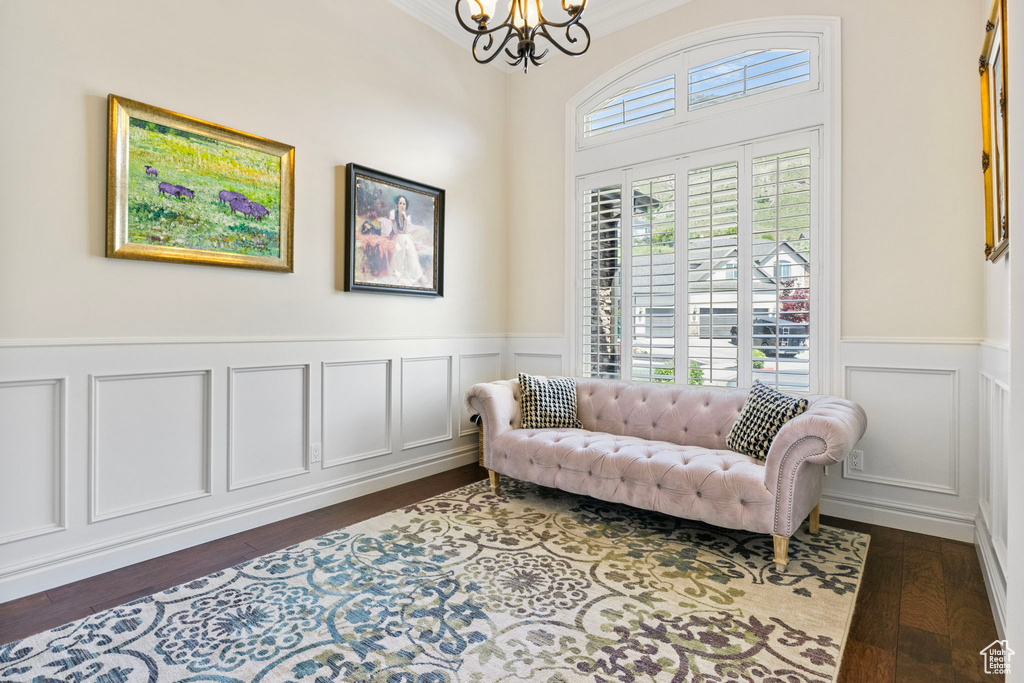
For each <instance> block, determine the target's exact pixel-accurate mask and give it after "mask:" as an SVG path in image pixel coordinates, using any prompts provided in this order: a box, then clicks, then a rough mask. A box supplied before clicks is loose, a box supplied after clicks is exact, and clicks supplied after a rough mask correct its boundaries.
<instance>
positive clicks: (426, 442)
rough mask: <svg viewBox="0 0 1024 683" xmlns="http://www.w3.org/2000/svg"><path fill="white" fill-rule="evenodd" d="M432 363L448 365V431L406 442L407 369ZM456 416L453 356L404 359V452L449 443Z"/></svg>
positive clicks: (402, 404)
mask: <svg viewBox="0 0 1024 683" xmlns="http://www.w3.org/2000/svg"><path fill="white" fill-rule="evenodd" d="M432 361H444V362H445V363H447V370H446V372H445V375H446V377H447V394H446V400H445V405H447V406H448V410H447V419H446V421H445V423H446V425H447V429H446V431H445V432H443V433H442V434H439V435H437V436H431V437H427V438H424V439H417V440H416V441H411V442H410V441H406V434H407V433H408V431H407V429H406V424H407V420H408V415H407V410H408V408H407V406H406V399H407V398H408V388H407V386H406V378H407V376H408V373H407V372H406V368H407V366H409V365H412V364H416V363H429V362H432ZM454 419H455V418H454V415H453V410H452V357H451V356H421V357H414V358H405V357H403V358H402V400H401V421H402V450H403V451H407V450H409V449H411V448H419V447H420V446H430V445H432V444H435V443H441V442H442V441H449V440H451V438H452V423H453V422H454Z"/></svg>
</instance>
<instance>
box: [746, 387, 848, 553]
mask: <svg viewBox="0 0 1024 683" xmlns="http://www.w3.org/2000/svg"><path fill="white" fill-rule="evenodd" d="M867 424H868V420H867V415H865V413H864V409H863V408H861V407H860V406H859V405H857V404H856V403H854V402H853V401H847V400H845V399H841V398H835V397H832V396H822V397H819V398H816V399H815V400H814V401H813V402H812V403H811V405H810V406H809V407H808V409H807V410H806V411H805V412H804V413H803V414H802V415H799V416H798V417H795V418H793V419H792V420H790V421H789V422H787V423H786V424H784V425H783V426H782V429H780V430H779V433H778V434H776V435H775V439H774V440H773V441H772V445H771V448H769V449H768V458H767V460H766V461H765V473H764V485H765V487H767V489H768V490H769V491H772V492H773V493H774V494H775V520H774V533H776V534H778V535H781V536H791V535H792V534H793V532H794V531H795V530H796V529H797V528H798V527H799V526H800V523H801V522H802V521H803V518H804V516H805V515H806V514H807V513H808V512H810V510H811V508H813V507H814V505H817V502H816V501H817V499H818V498H819V497H820V494H821V490H820V489H821V480H820V477H818V478H817V479H816V480H815V481H813V482H804V483H802V482H801V475H802V473H804V472H806V471H808V469H809V468H811V467H813V466H824V465H832V464H835V463H839V462H842V461H843V459H844V458H846V456H848V455H849V454H850V451H852V450H853V447H854V446H856V445H857V442H858V441H860V439H861V437H862V436H864V431H865V430H866V429H867ZM806 486H810V487H811V488H813V489H814V490H808V489H807V488H806ZM812 503H813V504H812ZM805 507H806V508H807V509H806V510H804V509H803V508H805Z"/></svg>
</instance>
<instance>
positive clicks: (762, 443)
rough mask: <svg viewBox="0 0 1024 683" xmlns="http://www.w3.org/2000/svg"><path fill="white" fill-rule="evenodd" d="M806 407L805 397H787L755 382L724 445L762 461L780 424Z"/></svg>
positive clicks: (780, 426)
mask: <svg viewBox="0 0 1024 683" xmlns="http://www.w3.org/2000/svg"><path fill="white" fill-rule="evenodd" d="M808 405H809V402H808V401H807V399H806V398H793V397H792V396H786V395H785V394H783V393H782V392H779V391H776V390H775V389H773V388H771V387H770V386H768V385H767V384H762V383H761V382H754V387H753V388H752V389H751V390H750V393H749V394H748V395H747V401H746V403H744V404H743V410H741V411H740V415H739V417H737V418H736V424H734V425H733V426H732V429H731V430H729V436H727V437H726V438H725V443H726V445H727V446H728V447H729V448H731V449H732V450H734V451H736V452H737V453H743V454H744V455H749V456H751V457H753V458H757V459H758V460H765V459H767V458H768V449H769V448H771V446H772V441H773V440H774V439H775V435H776V434H778V433H779V430H780V429H782V425H784V424H786V423H787V422H789V421H790V420H792V419H793V418H794V417H796V416H797V415H800V414H801V413H803V412H804V411H805V410H807V406H808Z"/></svg>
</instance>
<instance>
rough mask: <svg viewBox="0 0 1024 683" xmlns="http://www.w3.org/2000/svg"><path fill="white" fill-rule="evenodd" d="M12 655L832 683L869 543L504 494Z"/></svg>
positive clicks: (273, 670) (356, 534) (5, 650)
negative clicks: (783, 535) (785, 535)
mask: <svg viewBox="0 0 1024 683" xmlns="http://www.w3.org/2000/svg"><path fill="white" fill-rule="evenodd" d="M502 483H503V491H502V493H503V495H502V496H494V495H492V494H491V493H490V491H489V490H488V489H487V488H486V485H485V483H483V482H481V483H478V484H473V485H471V486H467V487H465V488H462V489H458V490H456V491H452V492H449V493H447V494H444V495H442V496H438V497H436V498H431V499H429V500H425V501H423V502H421V503H418V504H416V505H413V506H411V507H408V508H405V509H403V510H397V511H395V512H391V513H388V514H386V515H382V516H380V517H377V518H374V519H371V520H368V521H366V522H363V523H361V524H357V525H355V526H353V527H349V528H346V529H343V530H340V531H337V532H334V533H331V534H328V535H325V536H321V537H319V538H315V539H313V540H310V541H307V542H305V543H301V544H299V545H296V546H293V547H291V548H287V549H285V550H283V551H281V552H277V553H273V554H270V555H266V556H263V557H261V558H258V559H256V560H253V561H251V562H248V563H246V564H243V565H239V566H237V567H234V568H232V569H229V570H226V571H223V572H218V573H216V574H211V575H210V576H207V577H204V578H202V579H199V580H196V581H193V582H191V583H188V584H185V585H182V586H178V587H176V588H172V589H170V590H167V591H164V592H163V593H158V594H156V595H152V596H150V597H147V598H143V599H141V600H137V601H135V602H133V603H130V604H127V605H124V606H121V607H117V608H114V609H110V610H107V611H105V612H101V613H99V614H95V615H93V616H90V617H88V618H86V619H83V620H81V621H77V622H74V623H71V624H68V625H66V626H62V627H60V628H56V629H53V630H52V631H49V632H47V633H42V634H39V635H37V636H33V637H31V638H27V639H25V640H22V641H20V642H16V643H11V644H9V645H5V646H3V647H0V680H3V681H37V682H39V683H50V682H51V681H75V682H78V683H86V682H90V683H125V682H129V681H130V682H136V681H217V682H219V683H229V682H234V681H239V682H243V681H244V682H248V681H295V682H296V683H300V682H302V681H306V682H308V683H326V682H327V681H374V682H381V683H384V682H387V683H442V682H447V681H459V682H462V681H474V682H476V681H479V682H481V683H485V682H486V683H489V682H491V681H509V682H512V681H566V682H567V681H595V682H600V681H785V682H787V683H797V682H808V681H831V680H834V678H835V676H836V674H837V672H838V668H839V661H840V658H841V656H842V649H843V645H844V643H845V640H846V635H847V631H848V628H849V624H850V619H851V617H852V615H853V605H854V601H855V599H856V595H857V589H858V586H859V584H860V578H861V573H862V569H863V565H864V558H865V555H866V553H867V546H868V537H867V536H865V535H862V534H858V533H855V532H851V531H844V530H840V529H833V528H828V527H822V528H821V533H820V535H818V536H811V535H809V534H807V533H806V532H804V533H801V534H800V535H798V536H796V537H794V539H793V542H792V543H791V545H790V553H791V561H790V564H789V568H788V570H787V571H786V572H784V573H782V572H779V571H777V570H776V569H775V566H774V565H773V564H772V562H771V557H772V540H771V538H770V537H768V536H765V535H761V534H750V533H745V532H739V531H728V530H725V529H717V528H714V527H709V526H707V525H704V524H700V523H695V522H688V521H686V520H680V519H676V518H673V517H668V516H666V515H661V514H658V513H650V512H645V511H642V510H637V509H634V508H630V507H626V506H623V505H615V504H610V503H604V502H601V501H598V500H594V499H592V498H586V497H582V496H575V495H572V494H567V493H563V492H560V491H554V490H550V489H544V488H540V487H537V486H534V485H532V484H524V483H521V482H517V481H515V480H512V479H508V478H505V479H504V481H503V482H502Z"/></svg>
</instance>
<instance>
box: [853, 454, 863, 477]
mask: <svg viewBox="0 0 1024 683" xmlns="http://www.w3.org/2000/svg"><path fill="white" fill-rule="evenodd" d="M850 469H851V470H853V471H854V472H863V471H864V451H853V452H852V453H850Z"/></svg>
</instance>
